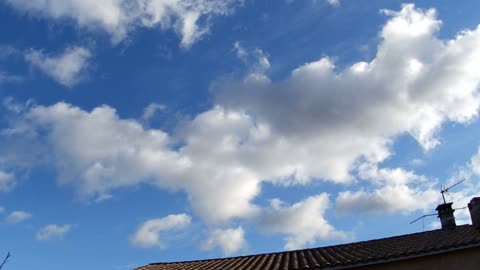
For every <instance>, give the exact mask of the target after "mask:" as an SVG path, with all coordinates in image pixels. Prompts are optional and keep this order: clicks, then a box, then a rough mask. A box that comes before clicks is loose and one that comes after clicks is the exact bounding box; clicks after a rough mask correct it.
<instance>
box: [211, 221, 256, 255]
mask: <svg viewBox="0 0 480 270" xmlns="http://www.w3.org/2000/svg"><path fill="white" fill-rule="evenodd" d="M246 246H247V242H246V241H245V232H244V231H243V228H242V227H237V228H230V229H217V230H214V231H212V232H210V235H209V236H208V239H207V240H206V241H205V242H204V243H203V246H202V249H204V250H211V249H213V248H215V247H220V249H221V250H222V252H223V254H224V255H227V256H228V255H232V254H235V253H237V252H238V251H240V250H242V249H244V248H245V247H246Z"/></svg>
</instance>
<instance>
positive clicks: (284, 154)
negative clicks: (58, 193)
mask: <svg viewBox="0 0 480 270" xmlns="http://www.w3.org/2000/svg"><path fill="white" fill-rule="evenodd" d="M386 14H388V16H391V18H390V19H389V20H388V21H387V23H386V24H385V26H384V27H383V29H382V31H381V42H380V44H379V46H378V52H377V55H376V56H375V58H374V59H373V60H372V61H370V62H368V63H367V62H360V63H355V64H353V65H352V66H350V67H347V68H345V69H337V68H336V67H335V65H334V63H333V62H332V60H331V59H330V58H328V57H326V58H322V59H320V60H318V61H314V62H311V63H306V64H304V65H302V66H300V67H298V68H297V69H295V70H293V71H292V73H291V75H290V76H289V77H288V78H286V79H284V80H281V81H277V82H274V81H272V80H271V79H270V78H268V77H267V76H266V75H265V74H264V73H261V72H255V70H254V71H252V72H253V73H251V74H249V75H247V76H246V77H245V79H243V80H238V81H232V80H226V81H217V82H215V83H214V86H213V90H214V93H215V95H216V96H215V98H216V105H215V106H214V107H213V108H211V109H210V110H208V111H206V112H203V113H201V114H199V115H197V116H196V117H194V118H193V119H192V120H191V121H187V122H185V123H183V124H182V125H181V126H179V127H177V129H176V131H177V132H176V133H174V134H167V133H166V132H164V131H162V130H158V129H152V128H145V127H143V126H142V124H141V123H140V122H139V121H137V120H133V119H121V118H120V117H119V116H118V115H117V113H116V112H115V110H114V109H113V108H111V107H109V106H100V107H97V108H94V109H93V110H92V111H85V110H82V109H81V108H78V107H75V106H72V105H70V104H66V103H63V102H59V103H57V104H54V105H51V106H37V105H30V106H27V108H25V109H22V110H17V112H12V113H13V114H15V120H16V121H12V124H11V126H9V127H8V128H7V129H6V130H3V132H2V133H1V134H2V136H3V139H4V140H3V141H8V140H7V139H10V140H11V139H12V138H13V137H14V138H15V140H17V141H18V140H20V139H21V138H23V137H25V138H27V139H28V140H26V141H27V142H29V143H30V142H32V141H35V142H36V143H37V144H39V145H42V146H43V147H39V149H41V151H42V153H44V154H43V156H45V157H46V158H44V159H38V160H49V161H50V162H48V164H51V165H52V166H54V167H55V169H56V171H57V173H58V176H59V177H58V178H59V181H61V182H62V183H72V184H74V185H76V186H77V187H78V191H79V194H81V195H83V196H85V197H88V198H95V197H98V196H100V197H101V196H102V195H103V194H110V192H111V191H112V190H113V189H115V188H119V187H128V186H134V185H137V184H139V183H150V184H152V185H155V186H157V187H159V188H162V189H171V190H182V191H185V192H186V193H187V194H188V199H189V201H190V203H191V206H192V208H193V209H194V211H195V212H196V214H198V215H199V216H200V217H201V218H202V219H203V220H204V221H206V222H208V223H222V222H227V221H229V220H231V219H234V218H252V217H255V216H256V215H258V214H259V213H260V212H261V211H260V209H259V207H258V206H256V205H255V204H254V203H253V200H254V198H255V197H256V196H258V195H259V194H260V192H261V185H262V183H263V182H265V181H269V182H272V183H275V184H281V185H293V184H308V183H309V182H310V181H314V180H315V181H318V180H328V181H331V182H333V183H343V184H349V183H352V181H355V178H357V175H356V174H359V175H358V177H360V178H371V181H370V183H371V184H372V185H374V189H372V190H367V189H363V190H350V191H349V192H350V194H351V195H355V196H357V197H358V198H364V197H366V195H365V194H376V193H378V192H377V191H376V190H384V191H385V192H387V191H388V192H390V193H389V194H407V197H405V198H404V199H405V200H404V201H405V204H404V206H402V207H397V208H395V207H394V206H392V205H389V204H387V207H384V208H382V209H384V210H385V211H404V210H405V209H406V206H409V205H411V204H410V202H411V200H413V198H417V197H418V196H423V195H425V196H427V198H430V197H429V196H430V193H429V192H430V191H429V190H428V189H427V190H423V188H424V187H427V188H428V187H429V184H428V183H429V182H430V181H429V180H424V179H422V177H416V176H415V177H413V175H414V174H413V173H409V172H408V171H401V173H399V174H398V175H396V174H395V172H397V169H384V170H382V169H381V168H379V164H380V163H381V162H382V161H385V160H386V159H387V158H388V157H389V156H390V155H391V154H392V153H391V146H392V144H393V143H394V141H395V139H396V138H397V137H398V136H400V135H405V134H409V135H411V136H413V138H415V139H416V140H417V141H418V143H419V145H420V146H422V147H423V148H424V149H425V150H426V151H427V150H429V149H432V148H433V147H435V146H436V145H437V144H438V143H439V140H438V138H437V137H436V135H437V133H438V131H439V130H440V128H441V127H442V124H443V123H445V122H448V121H451V122H456V123H462V124H466V123H469V122H470V121H473V120H474V119H476V117H477V114H478V109H479V106H480V98H479V93H478V85H479V82H480V74H479V73H478V72H477V70H480V67H479V66H478V65H479V63H480V46H479V44H480V29H476V30H465V31H463V32H461V33H459V34H458V36H457V37H456V38H454V39H452V40H448V41H443V40H440V39H438V38H437V37H436V34H437V31H438V29H439V27H440V25H441V23H440V21H439V20H437V19H436V17H435V16H436V14H435V12H434V11H433V10H428V11H422V10H419V9H416V8H414V6H413V5H404V6H403V7H402V9H401V10H400V11H399V12H392V11H389V12H386ZM242 50H243V51H242ZM236 52H237V54H239V57H240V58H242V57H244V56H248V55H250V56H251V52H252V50H249V49H245V47H242V46H241V44H238V46H237V51H236ZM257 56H262V57H263V58H266V57H265V55H264V54H263V53H262V54H261V55H260V54H258V55H257ZM262 57H259V58H258V59H262ZM99 127H101V128H99ZM17 149H30V148H29V147H23V148H21V147H17ZM2 151H3V150H2ZM15 154H17V155H18V153H15ZM28 156H29V155H25V157H28ZM2 158H3V157H2ZM16 160H18V158H17V159H16ZM361 164H369V166H370V167H371V168H375V170H374V171H375V174H371V173H370V174H366V172H365V171H364V169H365V168H363V169H362V168H361V167H359V165H361ZM387 173H388V174H393V175H396V177H397V178H392V179H393V180H391V179H390V178H388V180H386V179H387V178H386V177H385V175H384V174H387ZM402 177H403V178H402ZM375 178H378V179H375ZM379 179H380V180H379ZM381 179H385V180H381ZM395 179H396V180H395ZM402 181H403V182H402ZM425 192H427V193H425ZM371 198H373V204H374V206H375V207H373V208H374V209H380V208H378V205H379V204H380V202H382V203H383V202H385V200H386V198H384V197H381V196H380V195H377V196H373V197H371ZM426 201H428V202H429V201H430V200H426ZM422 207H423V206H422ZM369 208H370V207H367V206H366V207H365V209H369ZM212 209H215V211H212ZM292 235H293V233H292ZM292 237H293V236H292ZM292 241H293V240H292ZM292 245H293V244H292Z"/></svg>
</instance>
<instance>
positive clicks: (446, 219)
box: [435, 201, 480, 230]
mask: <svg viewBox="0 0 480 270" xmlns="http://www.w3.org/2000/svg"><path fill="white" fill-rule="evenodd" d="M479 202H480V201H479ZM479 206H480V205H479V204H477V209H478V207H479ZM435 210H437V211H438V217H439V218H440V221H441V222H442V229H443V230H455V228H456V227H457V224H456V223H455V216H454V215H453V212H455V210H453V209H452V203H444V204H440V205H438V206H437V209H435Z"/></svg>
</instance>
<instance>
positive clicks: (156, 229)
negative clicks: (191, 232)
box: [130, 214, 191, 248]
mask: <svg viewBox="0 0 480 270" xmlns="http://www.w3.org/2000/svg"><path fill="white" fill-rule="evenodd" d="M190 221H191V218H190V216H188V215H186V214H178V215H168V216H166V217H163V218H157V219H150V220H147V221H145V222H144V223H143V224H142V225H140V227H139V228H138V229H137V231H136V232H135V233H134V234H133V235H132V237H131V238H130V243H132V245H134V246H137V247H142V248H149V247H155V246H157V247H160V248H165V244H164V243H162V241H161V240H160V234H161V233H162V232H165V231H171V230H179V229H183V228H185V227H186V226H188V225H190Z"/></svg>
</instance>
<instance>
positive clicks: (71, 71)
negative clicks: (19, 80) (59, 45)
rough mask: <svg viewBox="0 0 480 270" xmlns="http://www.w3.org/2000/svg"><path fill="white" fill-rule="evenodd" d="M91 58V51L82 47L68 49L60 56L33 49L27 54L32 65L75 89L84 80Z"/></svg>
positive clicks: (26, 57) (26, 56)
mask: <svg viewBox="0 0 480 270" xmlns="http://www.w3.org/2000/svg"><path fill="white" fill-rule="evenodd" d="M90 57H91V53H90V51H89V50H88V49H86V48H82V47H70V48H67V49H66V50H65V51H64V52H63V53H62V54H59V55H48V54H45V53H44V52H43V51H38V50H33V49H32V50H30V51H28V52H27V53H26V54H25V59H26V60H27V61H28V62H29V63H30V64H31V65H33V66H34V67H36V68H38V69H39V70H41V71H42V72H43V73H45V74H46V75H47V76H49V77H51V78H52V79H54V80H55V81H56V82H58V83H59V84H62V85H64V86H66V87H73V86H75V85H76V84H77V83H78V82H79V81H81V80H82V79H83V77H84V76H85V72H86V70H87V68H88V66H89V59H90Z"/></svg>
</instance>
